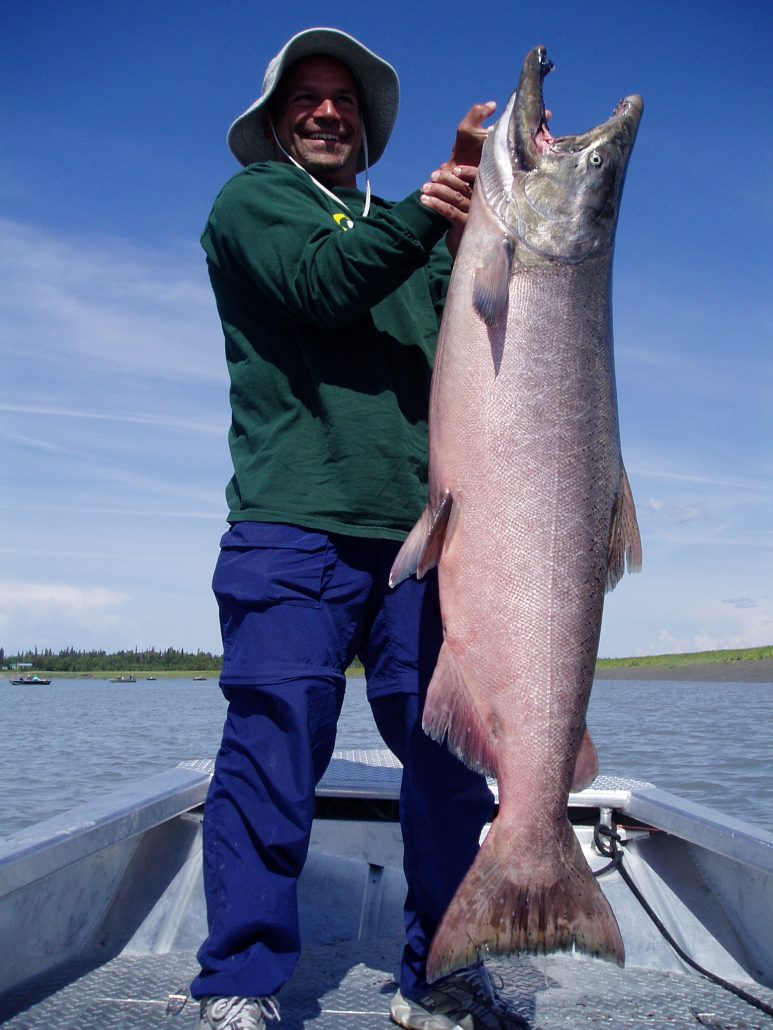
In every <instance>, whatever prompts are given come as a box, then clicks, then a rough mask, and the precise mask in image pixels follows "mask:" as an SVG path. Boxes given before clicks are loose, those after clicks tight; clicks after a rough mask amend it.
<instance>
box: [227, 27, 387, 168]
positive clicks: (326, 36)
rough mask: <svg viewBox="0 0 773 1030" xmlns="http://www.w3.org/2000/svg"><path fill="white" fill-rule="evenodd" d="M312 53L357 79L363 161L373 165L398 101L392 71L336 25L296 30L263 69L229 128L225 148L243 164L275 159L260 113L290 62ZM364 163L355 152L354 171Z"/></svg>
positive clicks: (370, 51) (384, 146)
mask: <svg viewBox="0 0 773 1030" xmlns="http://www.w3.org/2000/svg"><path fill="white" fill-rule="evenodd" d="M317 55H324V56H325V57H334V58H336V59H337V60H339V61H341V63H342V64H345V65H346V67H347V68H348V69H349V70H350V71H351V73H352V75H353V76H354V77H355V79H356V80H357V85H358V86H359V88H360V97H361V106H362V110H361V114H362V121H363V124H364V126H365V133H366V136H367V143H368V156H367V163H368V165H374V164H375V163H376V161H378V159H379V158H380V157H381V155H382V154H383V153H384V150H385V149H386V145H387V143H388V142H389V137H390V136H391V135H392V129H393V128H394V124H395V120H396V119H397V109H398V107H399V104H400V81H399V79H398V77H397V72H396V71H395V70H394V68H393V67H392V65H391V64H389V63H388V62H387V61H384V60H383V59H382V58H381V57H379V56H378V55H377V54H374V53H373V51H372V50H368V48H367V47H366V46H363V44H362V43H360V42H359V41H358V40H356V39H355V38H354V37H353V36H349V35H347V33H345V32H341V31H340V30H339V29H328V28H316V29H305V30H304V31H303V32H299V33H298V34H297V35H296V36H293V38H292V39H291V40H290V41H289V43H287V44H286V45H285V46H284V47H283V48H282V50H280V51H279V53H278V54H277V55H276V57H275V58H274V59H273V60H272V61H271V63H270V64H269V66H268V68H267V69H266V74H265V77H264V79H263V92H262V93H261V95H260V96H259V97H258V99H257V100H256V101H255V103H253V104H251V105H250V106H249V107H248V108H247V110H246V111H244V112H243V114H240V115H239V117H238V118H237V119H236V121H235V122H234V123H233V124H232V125H231V127H230V128H229V130H228V146H229V147H230V149H231V152H232V153H233V155H234V157H235V158H236V159H237V161H239V163H240V164H242V165H245V166H247V165H250V164H253V163H254V162H256V161H271V160H274V159H275V157H276V154H275V152H274V145H273V142H272V141H271V140H270V139H268V138H267V137H266V134H265V130H264V127H263V117H262V116H263V112H264V111H265V109H266V105H267V104H268V101H269V100H270V99H271V97H272V96H273V94H274V92H275V91H276V88H277V86H278V85H279V82H280V80H281V78H282V76H283V74H284V73H285V71H286V70H287V69H288V68H289V67H290V65H292V64H295V62H296V61H299V60H300V59H301V58H302V57H312V56H317ZM365 166H366V161H365V153H364V150H360V153H359V156H358V161H357V171H358V172H361V171H363V169H364V168H365Z"/></svg>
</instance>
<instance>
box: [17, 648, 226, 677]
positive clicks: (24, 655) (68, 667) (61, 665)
mask: <svg viewBox="0 0 773 1030" xmlns="http://www.w3.org/2000/svg"><path fill="white" fill-rule="evenodd" d="M0 662H1V663H2V665H3V667H5V668H9V667H11V666H18V665H24V666H27V667H28V668H29V669H30V670H32V671H35V670H38V671H41V672H102V671H104V672H187V671H202V672H205V671H208V670H212V671H219V670H220V667H221V665H222V663H223V658H222V655H213V654H210V652H209V651H196V652H191V651H183V650H178V649H177V648H176V647H167V648H166V650H164V651H157V650H156V649H155V648H154V647H151V648H150V649H149V650H145V651H140V650H139V648H136V647H135V648H134V650H133V651H115V652H112V653H108V652H107V651H77V650H76V649H75V648H74V647H66V648H65V649H64V650H62V651H53V650H51V648H45V649H44V650H42V651H39V650H38V649H37V648H34V649H33V650H32V651H20V652H19V653H18V654H6V653H5V651H4V649H3V648H0ZM25 671H26V670H25Z"/></svg>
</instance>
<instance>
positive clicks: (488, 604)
mask: <svg viewBox="0 0 773 1030" xmlns="http://www.w3.org/2000/svg"><path fill="white" fill-rule="evenodd" d="M550 67H551V66H550V64H549V62H547V56H546V53H545V51H544V48H542V47H537V48H535V49H534V50H532V51H531V52H530V54H529V55H527V58H526V60H525V62H524V66H523V71H522V73H521V80H520V82H519V87H518V90H517V91H516V94H515V95H514V97H513V98H511V101H510V104H509V105H508V107H507V109H506V111H505V113H504V114H503V116H502V118H501V119H500V121H499V122H498V123H497V125H496V126H495V127H494V128H493V129H492V130H491V131H490V133H489V137H488V139H487V141H486V144H485V147H484V153H483V157H482V159H481V167H480V170H479V174H478V182H477V184H476V187H475V191H474V194H473V199H472V204H471V209H470V213H469V217H468V221H467V225H466V228H465V232H464V236H463V238H462V243H461V246H460V249H459V253H458V255H457V259H456V262H455V265H454V272H453V276H452V280H451V284H450V287H449V292H448V298H447V301H446V307H445V314H444V318H443V323H442V326H441V331H440V338H439V342H438V353H437V357H436V363H435V369H434V374H433V383H432V392H431V400H430V491H429V504H428V507H427V510H426V511H425V513H424V515H423V516H422V518H421V519H420V520H419V523H417V526H416V527H415V528H414V530H413V532H412V533H411V535H410V536H409V538H408V540H407V541H406V543H405V545H404V547H403V549H402V550H401V552H400V555H399V556H398V558H397V560H396V562H395V566H394V568H393V572H392V577H391V578H392V582H398V581H399V580H400V579H402V578H404V577H405V576H406V575H409V574H410V573H412V572H417V574H419V575H423V574H425V573H426V571H427V570H428V569H429V568H431V567H432V566H433V565H437V566H438V577H439V585H440V597H441V609H442V616H443V629H444V643H443V647H442V649H441V653H440V656H439V658H438V663H437V667H436V670H435V673H434V676H433V678H432V681H431V683H430V686H429V690H428V695H427V702H426V706H425V714H424V726H425V729H426V731H427V732H428V733H430V735H432V736H433V737H434V738H435V739H438V740H441V739H445V740H446V741H447V743H448V746H449V747H450V748H451V750H452V751H454V752H455V753H456V754H457V755H458V756H459V757H460V758H462V760H464V761H465V762H466V763H467V764H468V765H470V766H471V767H472V768H476V769H479V770H481V771H484V772H486V773H488V774H491V775H494V776H496V778H497V781H498V787H499V814H498V816H497V818H496V820H495V822H494V823H493V826H492V829H491V831H490V833H489V835H488V837H487V839H486V841H485V842H484V844H483V846H482V847H481V850H480V852H479V855H478V858H477V859H476V862H475V863H474V865H473V867H472V869H471V870H470V873H469V874H468V876H467V878H466V879H465V880H464V882H463V883H462V884H461V885H460V887H459V890H458V891H457V894H456V896H455V898H454V899H453V901H452V903H451V905H450V906H449V909H448V911H447V913H446V915H445V918H444V920H443V922H442V924H441V926H440V928H439V929H438V931H437V933H436V935H435V939H434V941H433V945H432V950H431V953H430V959H429V963H428V977H429V978H430V979H435V978H437V977H438V976H440V975H442V974H444V973H445V972H448V971H449V970H451V969H453V968H457V967H459V966H463V965H466V964H469V963H470V962H473V961H475V960H476V959H478V958H479V957H482V956H483V955H485V954H486V953H495V954H508V953H511V952H515V951H532V952H544V951H551V950H555V949H567V948H573V947H574V948H577V949H578V950H582V951H587V952H589V953H590V954H593V955H598V956H601V957H606V958H611V959H613V960H616V961H618V962H621V963H622V961H623V944H622V940H621V938H620V933H619V930H618V928H617V924H616V922H615V919H614V916H613V914H612V912H611V909H610V908H609V906H608V904H607V902H606V900H605V898H604V896H603V894H602V892H601V890H600V889H599V887H598V884H597V883H596V881H595V880H594V879H593V877H592V875H591V874H590V872H589V869H588V866H587V863H586V862H585V859H584V858H583V856H582V853H581V851H580V848H579V845H578V844H577V841H576V838H575V836H574V833H573V831H572V829H571V826H570V824H569V823H568V820H567V817H566V806H567V800H568V795H569V791H570V789H571V788H572V786H573V783H574V785H575V786H576V787H581V786H584V785H586V784H587V782H588V781H589V779H592V778H593V775H594V774H595V771H596V768H597V765H596V757H595V749H594V748H593V745H592V742H591V741H590V738H589V737H588V735H587V731H586V729H585V715H586V711H587V706H588V700H589V697H590V690H591V686H592V680H593V673H594V668H595V662H596V655H597V651H598V642H599V634H600V628H601V617H602V611H603V602H604V593H605V590H606V589H609V588H611V587H612V586H614V584H615V583H616V582H617V580H618V579H619V577H620V575H621V574H622V571H623V568H624V565H625V562H626V560H627V562H628V566H629V568H637V567H638V566H639V565H640V560H641V547H640V541H639V535H638V528H637V525H636V516H635V510H634V507H633V501H632V498H631V495H630V489H629V487H628V482H627V478H626V475H625V470H624V467H623V462H622V457H621V452H620V440H619V427H618V413H617V401H616V392H615V379H614V361H613V352H612V325H611V299H610V297H611V266H612V253H613V244H614V231H615V225H616V219H617V207H618V203H619V198H620V193H621V190H622V183H623V179H624V174H625V168H626V164H627V160H628V156H629V154H630V150H631V147H632V145H633V140H634V137H635V133H636V129H637V127H638V121H639V117H640V114H641V108H642V105H641V100H640V98H638V97H629V98H626V99H625V100H624V101H621V103H620V105H618V108H617V109H616V112H615V115H614V116H613V118H612V119H610V121H609V122H607V123H605V124H604V125H603V126H599V127H598V128H597V129H595V130H591V131H590V132H589V133H586V134H584V135H583V136H579V137H561V138H559V139H555V138H553V137H552V136H550V134H549V132H548V130H547V125H546V121H545V111H544V104H543V101H542V79H543V78H544V75H545V74H547V71H548V70H549V68H550ZM505 156H506V157H507V161H505ZM508 165H509V170H510V176H508ZM540 176H542V180H544V181H541V180H540Z"/></svg>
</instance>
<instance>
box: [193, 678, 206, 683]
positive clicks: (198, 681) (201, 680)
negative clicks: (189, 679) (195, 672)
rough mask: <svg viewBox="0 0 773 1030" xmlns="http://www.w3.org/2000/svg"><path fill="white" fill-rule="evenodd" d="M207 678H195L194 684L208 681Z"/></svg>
mask: <svg viewBox="0 0 773 1030" xmlns="http://www.w3.org/2000/svg"><path fill="white" fill-rule="evenodd" d="M206 678H207V677H206V676H194V677H193V682H194V683H203V682H204V680H206Z"/></svg>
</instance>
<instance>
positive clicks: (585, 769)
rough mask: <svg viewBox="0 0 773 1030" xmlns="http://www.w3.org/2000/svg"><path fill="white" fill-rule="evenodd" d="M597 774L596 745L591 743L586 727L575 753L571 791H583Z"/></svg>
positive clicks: (597, 757)
mask: <svg viewBox="0 0 773 1030" xmlns="http://www.w3.org/2000/svg"><path fill="white" fill-rule="evenodd" d="M598 774H599V756H598V752H597V751H596V745H595V744H594V743H593V740H592V738H591V735H590V733H588V727H587V726H586V727H585V730H584V732H583V735H582V740H581V741H580V747H579V750H578V751H577V758H576V760H575V763H574V778H573V779H572V790H585V788H586V787H590V785H591V783H593V781H594V780H595V779H596V777H597V776H598Z"/></svg>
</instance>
